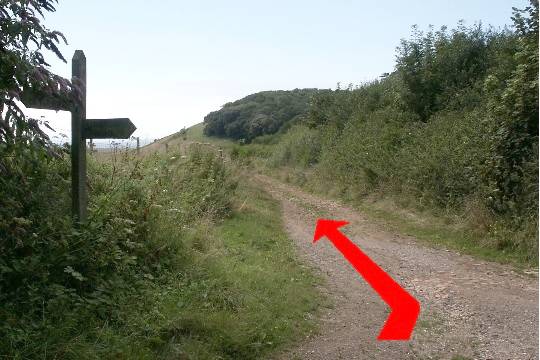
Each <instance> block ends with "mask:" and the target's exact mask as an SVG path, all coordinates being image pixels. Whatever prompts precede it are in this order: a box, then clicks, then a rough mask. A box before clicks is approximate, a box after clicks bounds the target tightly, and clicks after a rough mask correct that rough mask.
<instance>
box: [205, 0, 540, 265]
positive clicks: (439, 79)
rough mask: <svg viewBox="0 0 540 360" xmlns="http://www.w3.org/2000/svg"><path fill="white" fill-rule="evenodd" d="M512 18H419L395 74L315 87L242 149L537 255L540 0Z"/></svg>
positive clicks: (489, 242) (351, 193) (338, 189)
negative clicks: (422, 26) (428, 21)
mask: <svg viewBox="0 0 540 360" xmlns="http://www.w3.org/2000/svg"><path fill="white" fill-rule="evenodd" d="M512 21H513V27H512V28H505V29H493V28H490V27H488V28H485V27H483V26H481V25H474V26H470V27H467V26H464V25H463V24H461V23H460V24H459V25H458V26H457V27H456V28H455V29H452V30H449V29H448V28H446V27H442V28H441V29H439V30H434V29H433V28H430V29H429V30H428V31H427V32H423V31H420V30H419V29H418V28H416V27H413V31H412V35H411V37H410V38H409V39H406V40H402V41H401V44H400V46H399V47H398V49H397V56H396V59H397V61H396V65H395V69H394V70H393V71H392V72H391V73H388V74H384V75H383V76H382V77H381V78H380V79H378V80H375V81H372V82H370V83H366V84H362V85H360V86H356V87H353V86H349V87H347V88H345V89H342V88H338V89H336V90H335V91H324V92H319V93H316V94H314V96H313V99H312V102H311V106H310V107H309V110H308V113H307V115H306V116H304V117H303V119H302V121H300V122H298V123H297V124H296V125H295V126H292V127H291V128H290V129H289V130H288V131H287V133H285V134H278V135H274V138H272V139H269V138H268V137H265V138H261V140H260V141H259V140H257V139H255V140H254V141H253V142H255V143H259V144H253V145H250V146H251V147H252V148H253V149H260V148H261V146H263V145H264V144H277V145H267V148H265V149H264V151H248V150H247V149H246V150H241V148H240V147H238V149H236V150H235V154H259V155H260V156H261V157H263V158H266V160H267V164H268V165H270V166H273V167H277V166H281V167H288V168H297V169H300V170H299V173H300V174H301V176H299V178H300V179H301V181H300V182H301V183H302V184H306V183H307V184H308V185H309V184H311V186H318V187H319V189H321V188H322V191H328V189H332V191H333V192H334V193H338V194H341V196H343V197H346V198H348V199H353V200H355V201H356V200H360V199H362V198H365V197H366V196H370V195H374V194H385V196H390V195H392V196H394V197H396V198H398V199H400V200H399V201H400V202H402V203H408V204H410V206H413V207H416V208H422V209H426V208H427V209H430V210H431V211H432V212H435V213H445V214H453V215H456V216H458V217H460V218H461V219H462V220H463V222H464V223H465V225H464V226H466V227H467V228H468V229H470V230H471V231H472V232H474V233H481V234H484V235H483V240H481V244H480V245H479V246H481V247H488V248H493V249H496V251H501V252H502V253H508V252H510V253H516V254H518V253H519V254H521V255H520V256H523V257H524V258H526V259H527V260H526V261H532V262H537V261H538V1H531V4H530V6H529V7H527V8H526V9H524V10H518V9H514V13H513V16H512ZM251 120H252V119H251V118H246V119H244V121H245V123H249V122H250V121H251ZM207 126H208V125H207ZM207 133H208V134H210V135H211V134H212V131H207ZM225 135H227V133H225ZM233 138H235V137H233ZM306 174H307V175H306ZM321 184H323V185H322V186H321ZM475 241H476V240H475Z"/></svg>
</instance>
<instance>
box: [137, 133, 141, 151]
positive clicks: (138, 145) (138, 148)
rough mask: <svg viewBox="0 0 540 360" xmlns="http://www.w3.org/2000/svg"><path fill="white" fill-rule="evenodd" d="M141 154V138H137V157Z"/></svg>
mask: <svg viewBox="0 0 540 360" xmlns="http://www.w3.org/2000/svg"><path fill="white" fill-rule="evenodd" d="M140 152H141V147H140V143H139V137H138V136H137V155H139V154H140Z"/></svg>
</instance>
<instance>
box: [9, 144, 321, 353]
mask: <svg viewBox="0 0 540 360" xmlns="http://www.w3.org/2000/svg"><path fill="white" fill-rule="evenodd" d="M170 150H171V151H170V152H169V153H167V154H158V153H156V154H151V155H147V156H144V157H142V158H138V157H135V156H134V154H133V153H129V152H126V151H123V152H115V153H113V154H112V155H111V156H107V157H105V158H103V157H97V158H92V159H90V161H89V179H90V183H89V186H90V204H89V218H88V221H87V222H86V223H85V224H83V225H81V226H72V224H71V221H70V219H69V203H70V201H69V172H68V171H67V170H66V169H68V168H69V167H68V164H69V162H68V160H69V159H68V158H67V157H60V158H57V159H51V160H50V161H49V162H33V163H24V164H23V163H22V161H23V160H22V159H21V160H20V162H18V163H17V162H13V163H7V166H9V167H8V170H9V171H14V172H15V171H17V170H18V169H21V166H22V165H25V166H33V167H34V173H35V172H36V171H38V170H39V173H40V174H42V175H43V176H40V177H35V178H28V179H29V180H31V181H29V180H26V182H23V183H22V184H23V185H22V186H21V185H20V184H19V185H17V186H19V190H18V191H17V192H14V191H11V190H13V189H15V186H16V183H15V181H16V180H17V179H16V178H13V177H12V178H5V179H4V185H5V187H4V189H5V191H6V192H7V193H6V194H9V199H10V201H11V202H9V203H5V205H6V207H5V208H4V210H5V211H8V210H11V212H12V213H14V214H15V215H16V216H15V217H13V218H8V217H3V218H2V219H1V220H2V221H0V225H1V226H0V232H1V234H2V239H3V242H2V243H1V245H2V249H3V254H4V256H3V258H2V261H1V263H0V265H2V267H1V268H0V275H1V276H0V286H1V290H2V291H1V293H0V294H1V300H2V302H1V305H0V320H2V321H1V325H0V357H2V356H3V357H7V358H15V359H17V358H21V359H22V358H25V359H26V358H41V359H49V358H51V359H52V358H65V359H103V358H116V359H131V358H136V359H155V358H161V359H172V358H175V359H176V358H185V359H216V358H220V359H257V358H260V357H263V356H265V355H267V354H269V353H270V352H272V351H273V350H276V349H278V348H280V347H282V346H284V345H285V344H287V343H289V342H291V341H294V340H295V339H298V338H299V337H301V336H302V335H304V334H306V333H307V332H309V331H311V330H312V329H313V328H314V326H315V325H314V322H313V320H312V319H313V318H314V317H313V313H314V312H315V311H316V308H317V306H318V303H319V301H320V299H319V297H318V294H317V292H316V291H315V287H314V284H315V283H316V281H317V280H316V279H315V278H313V277H312V276H311V275H310V273H309V271H308V269H306V268H304V267H303V266H302V265H301V264H299V263H298V262H297V261H296V260H295V257H294V254H293V249H292V245H291V243H290V241H289V239H288V238H287V237H286V235H285V234H284V232H283V229H282V224H281V220H280V219H281V216H280V208H279V205H278V204H277V203H276V202H275V201H274V200H272V199H271V198H270V197H269V196H268V195H267V194H266V193H264V192H261V191H260V190H258V189H257V190H256V189H253V188H252V187H250V186H249V185H248V184H245V183H243V182H240V183H238V181H237V176H236V175H235V170H234V168H228V167H227V166H225V165H224V163H223V161H222V160H221V159H219V158H216V155H215V152H214V151H206V150H205V148H204V147H201V146H195V147H189V146H187V147H184V148H183V149H182V153H180V152H179V151H180V149H174V148H172V147H171V149H170ZM177 151H178V152H177ZM186 152H187V156H185V155H184V154H185V153H186ZM96 159H97V160H96ZM10 179H13V183H12V182H11V181H12V180H10ZM36 188H37V189H48V191H38V192H35V191H34V192H32V191H30V189H33V190H35V189H36ZM28 194H33V195H32V196H28ZM53 195H54V196H53ZM6 196H7V195H6ZM3 199H8V197H4V198H3ZM29 205H32V206H29ZM8 206H11V209H10V208H8Z"/></svg>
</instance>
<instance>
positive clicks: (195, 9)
mask: <svg viewBox="0 0 540 360" xmlns="http://www.w3.org/2000/svg"><path fill="white" fill-rule="evenodd" d="M526 5H527V2H526V1H524V0H522V1H518V0H447V1H442V0H438V1H436V0H434V1H427V0H425V1H419V0H412V1H411V0H407V1H404V0H386V1H381V0H379V1H360V0H356V1H353V0H327V1H317V0H302V1H300V0H298V1H295V0H288V1H282V0H272V1H253V0H250V1H235V0H228V1H204V0H203V1H194V0H191V1H164V0H161V1H143V0H129V1H128V0H92V1H88V0H85V1H82V0H70V1H65V0H60V3H59V4H58V6H57V12H56V13H53V14H50V15H47V17H46V19H45V21H44V23H45V24H46V25H47V26H48V27H49V28H51V29H56V30H59V31H61V32H63V33H64V34H65V35H66V37H67V39H68V42H69V45H67V46H62V48H61V49H62V52H63V53H64V55H65V56H66V58H68V60H71V57H72V55H73V52H74V50H75V49H82V50H84V52H85V54H86V57H87V74H88V81H87V82H88V86H87V92H88V99H87V116H88V117H89V118H99V117H130V118H131V119H132V121H133V122H134V123H135V125H136V126H137V128H138V130H137V132H136V133H135V135H138V136H141V137H142V138H148V139H154V138H160V137H163V136H165V135H168V134H170V133H173V132H176V131H178V130H179V129H181V128H182V127H184V126H186V127H188V126H191V125H193V124H196V123H199V122H201V121H202V120H203V117H204V116H205V115H206V114H207V113H208V112H210V111H213V110H217V109H219V108H220V107H221V105H223V104H224V103H226V102H229V101H233V100H236V99H238V98H241V97H244V96H246V95H249V94H251V93H254V92H257V91H262V90H276V89H294V88H335V86H336V84H337V83H338V82H341V83H342V84H348V83H354V84H359V83H361V82H365V81H368V80H372V79H375V78H377V77H378V76H379V75H380V74H382V73H384V72H390V71H392V70H393V68H394V60H395V48H396V46H398V45H399V41H400V39H402V38H406V37H408V36H409V34H410V31H411V25H413V24H417V25H418V26H419V28H420V29H423V30H425V29H427V27H428V25H429V24H432V25H434V26H435V27H440V26H441V25H448V26H449V27H452V26H454V25H456V24H457V22H458V21H459V20H460V19H463V20H465V22H466V24H474V23H475V22H478V21H481V22H482V23H483V24H485V25H488V24H491V25H493V26H495V27H502V26H504V25H506V24H511V20H510V16H511V13H512V6H515V7H518V8H523V7H525V6H526ZM48 59H49V60H51V64H52V70H53V71H54V72H56V73H57V74H59V75H62V76H65V77H67V78H70V77H71V74H70V71H71V67H70V65H69V64H64V63H62V62H60V61H53V60H54V59H53V55H50V56H49V57H48ZM31 115H34V116H38V117H39V116H41V115H44V116H45V118H46V119H47V120H49V121H50V123H51V124H52V126H53V127H56V128H57V129H59V130H60V131H63V132H67V131H69V121H70V120H69V119H70V118H69V114H68V113H55V112H47V111H34V110H33V111H32V112H31Z"/></svg>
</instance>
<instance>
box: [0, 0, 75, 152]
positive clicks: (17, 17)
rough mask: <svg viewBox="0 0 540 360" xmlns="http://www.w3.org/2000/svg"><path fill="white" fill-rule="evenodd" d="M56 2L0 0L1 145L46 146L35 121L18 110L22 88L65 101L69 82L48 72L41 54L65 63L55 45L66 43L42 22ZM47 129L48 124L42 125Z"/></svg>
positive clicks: (67, 95)
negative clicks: (47, 52)
mask: <svg viewBox="0 0 540 360" xmlns="http://www.w3.org/2000/svg"><path fill="white" fill-rule="evenodd" d="M56 3H57V0H25V1H21V0H0V145H1V144H4V145H6V146H7V145H9V144H12V143H14V142H15V141H17V142H18V143H21V142H22V143H26V144H29V143H32V144H37V145H39V146H45V145H47V144H49V139H48V137H47V135H46V134H45V133H44V132H43V131H42V130H41V129H40V127H39V122H38V121H37V120H36V119H31V118H28V117H26V116H25V115H24V113H23V112H22V111H21V109H20V107H19V103H20V101H21V96H22V94H23V89H25V88H31V89H33V91H34V92H38V93H43V94H48V95H55V96H60V97H62V98H66V99H67V98H68V97H69V94H71V88H72V86H71V83H70V82H69V81H68V80H66V79H64V78H62V77H60V76H57V75H54V74H52V73H51V72H50V71H49V69H48V68H49V64H48V63H47V62H46V60H45V57H44V53H45V52H46V51H50V52H52V53H54V54H55V55H56V56H57V57H58V58H60V59H61V60H63V61H64V62H65V61H66V60H65V58H64V57H63V56H62V54H61V52H60V50H59V49H58V44H59V43H60V42H64V43H66V44H67V41H66V39H65V37H64V35H62V33H60V32H58V31H55V30H49V29H48V28H46V27H45V26H44V25H43V24H42V23H41V20H42V19H43V18H44V14H45V13H46V12H54V11H55V10H56V9H55V7H54V5H55V4H56ZM44 125H46V126H48V125H47V124H44Z"/></svg>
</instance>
